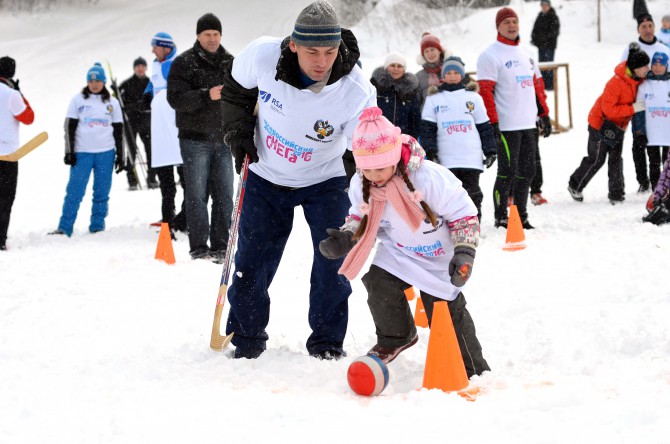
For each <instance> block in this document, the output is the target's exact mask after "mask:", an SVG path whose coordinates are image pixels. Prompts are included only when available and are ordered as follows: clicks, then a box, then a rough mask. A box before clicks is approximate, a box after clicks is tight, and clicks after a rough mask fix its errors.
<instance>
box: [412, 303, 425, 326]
mask: <svg viewBox="0 0 670 444" xmlns="http://www.w3.org/2000/svg"><path fill="white" fill-rule="evenodd" d="M414 325H416V326H417V327H424V328H425V327H428V316H426V309H425V308H423V301H422V300H421V296H419V297H417V298H416V310H415V311H414Z"/></svg>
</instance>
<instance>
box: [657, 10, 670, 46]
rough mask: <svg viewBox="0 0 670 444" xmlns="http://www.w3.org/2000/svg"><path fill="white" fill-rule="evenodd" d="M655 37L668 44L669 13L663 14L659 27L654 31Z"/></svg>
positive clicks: (669, 35)
mask: <svg viewBox="0 0 670 444" xmlns="http://www.w3.org/2000/svg"><path fill="white" fill-rule="evenodd" d="M656 38H657V39H658V41H659V42H661V43H663V44H664V45H665V46H670V15H664V16H663V18H662V19H661V29H659V30H658V32H657V33H656Z"/></svg>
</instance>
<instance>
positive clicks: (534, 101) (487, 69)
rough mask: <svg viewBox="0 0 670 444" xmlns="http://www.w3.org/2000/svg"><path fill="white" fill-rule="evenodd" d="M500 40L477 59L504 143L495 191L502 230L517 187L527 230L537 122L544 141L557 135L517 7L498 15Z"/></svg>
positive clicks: (482, 89) (500, 147) (497, 223)
mask: <svg viewBox="0 0 670 444" xmlns="http://www.w3.org/2000/svg"><path fill="white" fill-rule="evenodd" d="M496 28H497V30H498V37H497V41H496V42H495V43H494V44H492V45H491V46H489V47H488V48H486V49H485V50H484V52H482V53H481V54H480V56H479V59H478V60H477V81H478V83H479V94H480V95H481V96H482V98H483V99H484V104H485V105H486V111H487V113H488V116H489V120H490V121H491V124H492V125H493V127H494V131H495V132H496V134H497V137H496V138H497V139H498V175H497V178H496V182H495V185H494V188H493V205H494V208H495V222H494V225H495V226H496V227H507V199H508V197H509V195H510V190H511V188H512V185H514V191H513V197H514V204H515V205H516V206H517V208H518V210H519V216H520V217H521V222H522V224H523V226H524V228H526V229H530V228H533V226H532V225H531V224H530V223H529V222H528V211H527V203H528V193H529V189H530V182H531V181H532V180H533V176H535V156H536V152H537V139H536V135H535V131H536V123H535V122H536V120H537V117H538V116H539V117H540V127H541V128H542V131H543V135H544V137H548V136H549V134H551V121H550V120H549V108H548V107H547V103H546V95H545V92H544V80H543V79H542V74H541V73H540V69H539V68H538V66H537V62H536V61H535V57H534V55H533V52H532V51H531V50H530V49H529V48H526V47H523V46H519V18H518V16H517V14H516V12H514V10H513V9H511V8H502V9H500V10H499V11H498V13H497V14H496Z"/></svg>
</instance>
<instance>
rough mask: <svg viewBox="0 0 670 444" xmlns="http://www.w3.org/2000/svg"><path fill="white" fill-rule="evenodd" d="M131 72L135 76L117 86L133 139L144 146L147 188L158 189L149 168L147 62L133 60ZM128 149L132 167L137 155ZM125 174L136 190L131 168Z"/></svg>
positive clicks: (149, 121) (149, 139)
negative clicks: (138, 139)
mask: <svg viewBox="0 0 670 444" xmlns="http://www.w3.org/2000/svg"><path fill="white" fill-rule="evenodd" d="M133 71H134V72H135V74H133V76H132V77H130V78H128V79H126V80H124V81H123V82H122V83H121V85H119V91H120V93H121V99H122V100H123V106H124V107H125V111H126V114H127V115H128V121H129V122H130V129H131V131H132V135H133V139H135V140H137V135H138V134H139V136H140V139H141V140H142V144H144V152H145V153H146V155H147V187H149V188H158V180H157V179H156V171H155V170H154V169H153V168H151V106H150V103H149V102H148V101H147V100H146V97H145V95H144V91H145V90H146V89H147V85H148V84H149V77H147V61H146V60H144V59H143V58H142V57H138V58H137V59H135V61H134V62H133ZM128 148H129V150H130V151H131V152H130V153H128V154H129V157H130V159H131V164H132V165H134V164H135V158H136V157H137V153H135V152H134V151H133V146H132V145H130V146H128ZM132 165H131V166H132ZM127 174H128V187H129V188H130V189H131V190H136V189H137V177H136V176H135V175H134V174H133V172H132V168H128V170H127Z"/></svg>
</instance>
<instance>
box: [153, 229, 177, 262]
mask: <svg viewBox="0 0 670 444" xmlns="http://www.w3.org/2000/svg"><path fill="white" fill-rule="evenodd" d="M155 258H156V259H159V260H161V261H165V262H167V263H168V264H174V263H175V262H177V261H175V259H174V250H173V249H172V236H170V226H169V225H168V224H167V223H166V222H163V223H162V224H161V232H160V234H159V235H158V245H157V246H156V256H155Z"/></svg>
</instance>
